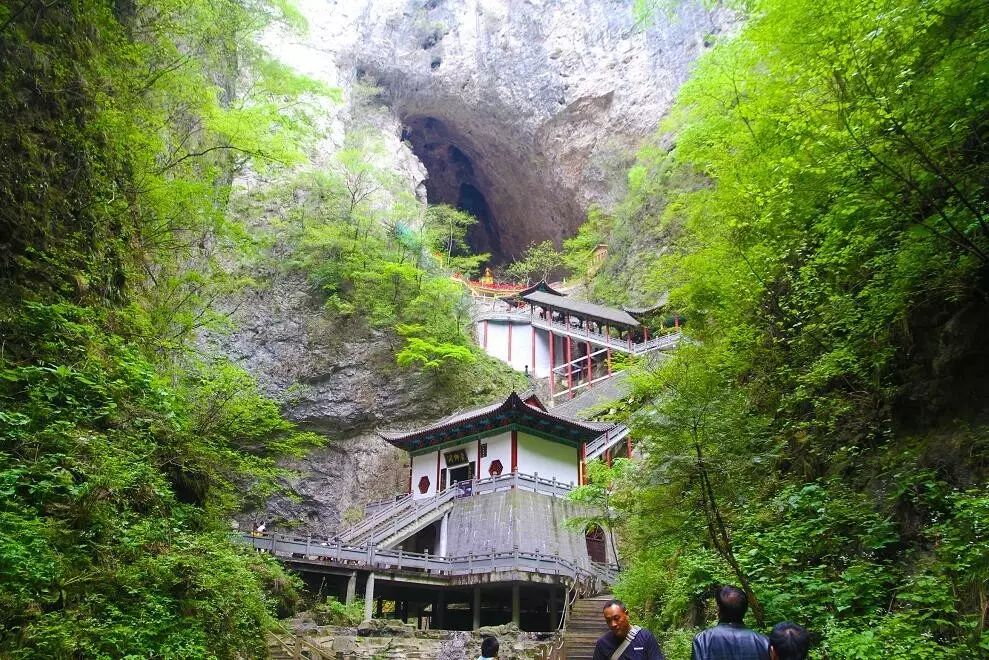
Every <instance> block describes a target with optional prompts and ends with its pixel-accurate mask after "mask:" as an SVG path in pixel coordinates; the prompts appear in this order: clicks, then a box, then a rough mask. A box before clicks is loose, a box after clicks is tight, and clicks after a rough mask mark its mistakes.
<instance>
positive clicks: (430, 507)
mask: <svg viewBox="0 0 989 660" xmlns="http://www.w3.org/2000/svg"><path fill="white" fill-rule="evenodd" d="M456 496H457V489H455V488H447V489H446V490H444V491H443V492H442V493H441V494H440V495H436V496H434V497H431V498H429V499H428V500H426V501H425V502H423V503H422V504H420V503H419V501H416V500H413V505H412V511H410V512H409V513H407V514H405V516H404V517H400V516H395V517H394V518H392V519H391V524H390V525H389V526H388V530H387V532H388V533H387V534H386V535H384V536H382V535H381V531H380V529H379V527H376V528H375V529H374V530H372V531H371V535H370V536H369V537H368V539H367V542H368V543H370V544H372V545H373V544H376V543H378V542H380V541H382V540H383V539H388V538H391V537H392V536H394V535H395V534H397V533H399V532H400V531H401V530H403V529H405V528H406V527H408V526H409V525H411V524H414V523H416V522H417V521H418V520H419V519H420V518H421V517H423V516H425V515H428V514H429V513H432V512H433V511H435V510H436V509H438V508H439V507H440V506H442V505H444V504H446V503H447V502H449V501H451V500H453V499H455V498H456Z"/></svg>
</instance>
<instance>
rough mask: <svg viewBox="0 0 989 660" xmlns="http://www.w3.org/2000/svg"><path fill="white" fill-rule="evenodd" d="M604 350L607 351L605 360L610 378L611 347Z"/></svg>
mask: <svg viewBox="0 0 989 660" xmlns="http://www.w3.org/2000/svg"><path fill="white" fill-rule="evenodd" d="M606 350H607V351H608V354H607V356H606V359H607V360H608V375H609V376H610V375H611V346H609V347H608V348H607V349H606Z"/></svg>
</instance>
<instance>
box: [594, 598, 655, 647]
mask: <svg viewBox="0 0 989 660" xmlns="http://www.w3.org/2000/svg"><path fill="white" fill-rule="evenodd" d="M604 621H605V623H607V624H608V628H609V632H606V633H605V634H603V635H601V637H600V639H598V641H597V644H595V645H594V660H666V657H665V656H664V655H663V652H662V651H660V650H659V644H658V643H657V642H656V638H655V637H653V636H652V633H651V632H649V631H648V630H646V629H645V628H640V627H638V626H633V625H631V624H629V622H628V609H627V608H626V607H625V603H623V602H622V601H620V600H609V601H608V602H607V603H605V604H604ZM626 641H628V644H626V643H625V642H626ZM622 647H624V648H622ZM619 649H621V652H620V653H618V651H619Z"/></svg>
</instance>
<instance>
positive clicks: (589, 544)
mask: <svg viewBox="0 0 989 660" xmlns="http://www.w3.org/2000/svg"><path fill="white" fill-rule="evenodd" d="M379 434H380V435H381V437H382V438H384V439H385V440H386V441H388V442H389V443H391V444H392V445H394V446H395V447H398V448H399V449H402V450H403V451H406V452H408V455H409V459H410V470H409V482H408V492H406V493H404V494H402V495H399V496H397V497H396V498H395V499H393V500H387V501H383V502H373V503H370V504H369V505H368V506H367V508H366V511H365V518H364V520H362V521H361V522H360V523H358V524H356V525H354V526H353V527H351V528H349V529H346V530H344V531H343V532H341V533H340V534H339V535H338V536H337V537H336V538H334V539H312V538H308V537H307V538H289V537H285V536H281V537H279V536H277V535H262V536H260V537H252V541H251V542H252V543H253V545H254V546H255V547H257V548H258V549H259V550H268V551H271V552H274V553H275V554H276V555H278V556H281V557H282V558H283V559H284V561H285V562H286V563H287V564H289V565H290V566H291V567H293V568H295V569H296V570H299V571H301V572H302V573H303V575H304V576H305V577H306V579H307V580H309V581H310V583H311V584H313V585H314V586H319V587H320V588H321V589H322V590H323V592H324V593H336V594H337V595H338V597H339V598H341V600H346V601H348V602H351V601H353V600H354V599H355V598H357V596H358V594H359V593H360V594H363V599H364V606H365V615H366V616H367V617H368V618H370V617H371V616H375V617H382V616H385V617H389V616H390V617H395V618H401V619H402V620H405V621H411V620H414V621H416V622H417V623H418V624H419V625H420V626H421V627H430V628H446V629H459V630H464V629H477V628H478V627H480V626H483V625H497V624H503V623H508V622H510V621H511V622H515V623H516V624H518V625H519V626H520V627H521V628H522V629H523V630H530V631H548V630H556V629H557V628H558V627H559V625H560V617H561V614H562V612H563V608H564V607H565V604H566V602H567V600H568V598H569V597H573V596H574V595H577V594H581V595H586V594H593V593H597V592H599V591H601V590H603V589H605V588H606V587H607V585H608V584H610V582H611V581H613V579H614V577H615V572H616V567H615V557H614V554H613V550H612V547H611V543H610V539H609V538H608V533H607V531H606V530H603V529H601V528H600V527H597V526H594V525H590V526H583V527H582V526H577V527H574V526H572V525H567V524H566V521H567V520H568V519H574V518H577V517H581V516H587V515H588V514H597V513H600V512H597V511H593V510H590V509H588V508H587V507H586V506H584V505H581V504H578V503H574V502H571V501H570V500H569V499H568V498H567V494H568V493H569V492H570V490H571V489H573V488H574V487H575V486H576V485H577V484H579V483H580V482H581V479H582V478H583V475H584V466H585V458H586V457H587V456H588V455H589V453H592V454H593V455H595V456H605V455H606V456H611V455H612V453H615V454H626V453H628V452H629V451H630V449H631V448H630V446H629V444H628V443H629V439H628V430H627V428H625V427H624V426H622V425H619V424H613V423H610V422H609V423H602V422H591V421H585V420H580V419H576V418H572V417H568V416H565V415H563V414H555V413H553V412H552V410H547V408H546V407H545V406H544V405H543V403H542V402H541V401H540V400H539V399H538V398H537V397H535V396H533V395H531V394H519V393H515V392H513V393H511V394H510V395H509V396H508V397H506V398H505V399H503V400H501V401H498V402H496V403H493V404H491V405H488V406H484V407H481V408H476V409H473V410H468V411H463V412H458V413H456V414H453V415H450V416H448V417H446V418H443V419H441V420H439V421H437V422H434V423H432V424H427V425H425V426H421V427H417V428H408V429H391V430H382V431H379Z"/></svg>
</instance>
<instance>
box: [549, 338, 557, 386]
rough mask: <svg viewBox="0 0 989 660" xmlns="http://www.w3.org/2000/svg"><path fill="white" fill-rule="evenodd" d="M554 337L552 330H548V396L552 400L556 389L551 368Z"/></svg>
mask: <svg viewBox="0 0 989 660" xmlns="http://www.w3.org/2000/svg"><path fill="white" fill-rule="evenodd" d="M555 348H556V337H554V336H553V331H552V330H550V331H549V398H550V401H551V402H552V400H553V392H554V390H555V389H556V373H555V372H554V371H553V368H554V367H556V355H555Z"/></svg>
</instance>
